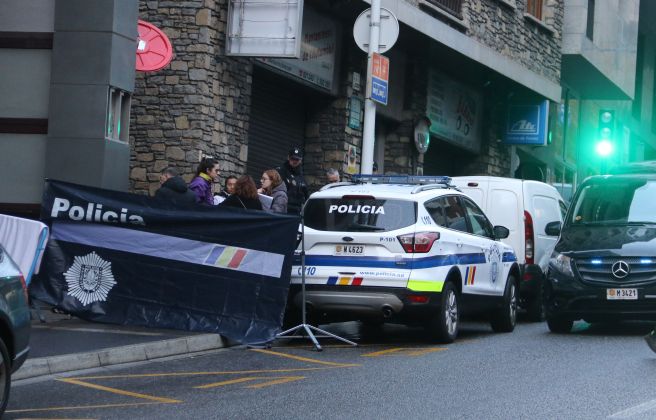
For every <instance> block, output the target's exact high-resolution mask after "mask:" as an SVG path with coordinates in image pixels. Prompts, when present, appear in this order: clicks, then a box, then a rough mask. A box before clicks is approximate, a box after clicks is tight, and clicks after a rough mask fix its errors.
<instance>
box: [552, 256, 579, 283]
mask: <svg viewBox="0 0 656 420" xmlns="http://www.w3.org/2000/svg"><path fill="white" fill-rule="evenodd" d="M549 262H550V265H551V267H553V268H554V269H555V270H557V271H559V272H560V273H562V274H565V275H567V276H569V277H574V272H573V271H572V259H571V258H570V257H568V256H567V255H563V254H560V253H558V252H555V251H554V253H553V254H551V260H550V261H549Z"/></svg>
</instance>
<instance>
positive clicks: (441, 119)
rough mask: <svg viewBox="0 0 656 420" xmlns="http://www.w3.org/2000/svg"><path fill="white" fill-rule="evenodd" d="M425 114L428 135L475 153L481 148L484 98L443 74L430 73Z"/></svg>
mask: <svg viewBox="0 0 656 420" xmlns="http://www.w3.org/2000/svg"><path fill="white" fill-rule="evenodd" d="M427 95H428V96H427V98H426V99H427V100H426V108H427V109H426V115H427V116H428V118H429V119H430V121H431V125H430V129H429V130H430V133H431V134H433V135H436V136H438V137H439V138H440V139H442V140H444V141H446V142H448V143H451V144H454V145H456V146H459V147H462V148H464V149H467V150H469V151H471V152H475V153H478V152H479V151H480V149H481V136H480V131H481V118H482V115H481V114H482V110H483V99H482V96H481V94H480V93H478V92H476V91H475V90H474V89H472V88H470V87H468V86H465V85H463V84H461V83H458V82H456V81H455V80H453V79H451V78H449V77H446V76H445V75H444V74H442V73H440V72H438V71H435V70H431V71H430V73H429V79H428V92H427Z"/></svg>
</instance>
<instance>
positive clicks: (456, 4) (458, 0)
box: [428, 0, 462, 19]
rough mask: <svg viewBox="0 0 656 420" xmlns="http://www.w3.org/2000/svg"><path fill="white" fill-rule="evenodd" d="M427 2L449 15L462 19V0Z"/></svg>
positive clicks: (429, 0)
mask: <svg viewBox="0 0 656 420" xmlns="http://www.w3.org/2000/svg"><path fill="white" fill-rule="evenodd" d="M428 2H429V3H430V4H433V5H435V6H437V7H439V8H440V9H442V10H444V11H445V12H447V13H448V14H450V15H453V16H455V17H457V18H458V19H462V0H428Z"/></svg>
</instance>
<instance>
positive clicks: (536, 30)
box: [463, 0, 565, 83]
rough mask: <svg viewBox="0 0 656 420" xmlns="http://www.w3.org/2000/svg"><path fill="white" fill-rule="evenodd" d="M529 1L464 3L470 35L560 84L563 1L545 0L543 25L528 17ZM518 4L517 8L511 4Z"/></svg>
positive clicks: (477, 0) (482, 0) (478, 1)
mask: <svg viewBox="0 0 656 420" xmlns="http://www.w3.org/2000/svg"><path fill="white" fill-rule="evenodd" d="M526 2H527V0H476V1H471V2H469V1H466V2H463V3H464V5H463V15H464V16H463V17H464V21H465V22H466V23H467V24H468V28H469V29H468V30H467V35H468V36H471V37H472V38H474V39H477V40H478V41H480V42H482V43H483V44H485V45H486V46H488V47H490V48H492V49H494V50H496V51H497V52H500V53H501V54H503V55H505V56H507V57H508V58H510V59H512V60H514V61H517V62H518V63H521V64H522V65H523V66H524V67H526V68H528V69H529V70H531V71H533V72H535V73H537V74H540V75H542V76H543V77H545V78H547V79H549V80H551V81H553V82H555V83H560V60H561V49H560V46H561V43H562V36H561V31H562V27H563V16H564V8H565V6H564V1H563V0H543V18H542V24H541V23H540V22H537V21H536V20H535V19H532V18H531V17H530V16H525V15H526ZM512 3H514V4H515V7H511V6H509V4H512Z"/></svg>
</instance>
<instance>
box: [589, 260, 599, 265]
mask: <svg viewBox="0 0 656 420" xmlns="http://www.w3.org/2000/svg"><path fill="white" fill-rule="evenodd" d="M601 263H602V261H601V260H600V259H594V260H590V264H595V265H599V264H601Z"/></svg>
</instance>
